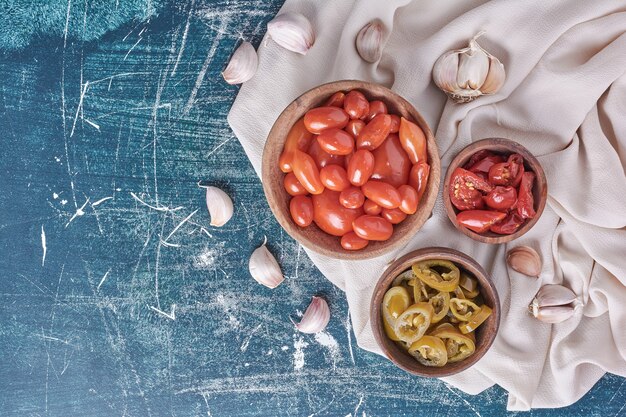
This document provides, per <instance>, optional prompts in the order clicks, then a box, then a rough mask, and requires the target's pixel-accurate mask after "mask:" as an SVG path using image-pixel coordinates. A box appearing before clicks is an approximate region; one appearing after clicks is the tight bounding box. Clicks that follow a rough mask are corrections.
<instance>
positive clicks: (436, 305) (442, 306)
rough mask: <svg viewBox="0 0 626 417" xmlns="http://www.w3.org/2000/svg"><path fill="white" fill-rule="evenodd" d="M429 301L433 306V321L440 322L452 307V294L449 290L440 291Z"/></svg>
mask: <svg viewBox="0 0 626 417" xmlns="http://www.w3.org/2000/svg"><path fill="white" fill-rule="evenodd" d="M428 303H429V304H430V305H431V306H433V312H434V313H433V317H432V318H431V320H430V322H431V323H439V322H440V321H441V319H443V318H444V317H445V316H446V314H448V310H449V309H450V294H448V293H447V292H439V293H437V294H436V295H433V296H432V297H430V298H429V299H428Z"/></svg>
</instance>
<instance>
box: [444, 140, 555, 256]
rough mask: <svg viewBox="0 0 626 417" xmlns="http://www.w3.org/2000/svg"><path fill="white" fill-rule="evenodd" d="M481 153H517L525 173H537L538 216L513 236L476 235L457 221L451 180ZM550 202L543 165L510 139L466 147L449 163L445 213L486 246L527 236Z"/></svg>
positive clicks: (535, 185) (464, 231) (453, 222)
mask: <svg viewBox="0 0 626 417" xmlns="http://www.w3.org/2000/svg"><path fill="white" fill-rule="evenodd" d="M481 150H490V151H493V152H496V153H504V154H510V153H518V154H520V155H522V157H524V168H525V170H527V171H532V172H534V173H535V183H534V185H533V201H534V204H535V207H534V208H535V212H536V215H535V217H533V218H532V219H530V220H528V221H526V222H525V223H524V224H523V225H522V226H521V227H520V228H519V229H518V230H517V231H516V232H515V233H511V234H510V235H499V234H497V233H493V232H489V231H488V232H485V233H476V232H474V231H472V230H470V229H468V228H467V227H464V226H461V225H460V224H459V223H458V222H457V220H456V215H457V214H458V213H459V210H458V209H457V208H456V207H454V206H453V205H452V201H451V200H450V177H451V176H452V172H454V170H455V169H456V168H458V167H462V166H464V165H465V163H466V162H467V161H469V159H470V158H471V156H472V155H474V154H475V153H476V152H478V151H481ZM547 201H548V182H547V180H546V175H545V173H544V171H543V168H542V167H541V164H540V163H539V161H538V160H537V158H535V156H534V155H533V154H532V153H531V152H530V151H529V150H528V149H526V148H525V147H523V146H522V145H520V144H519V143H517V142H515V141H512V140H510V139H504V138H491V139H483V140H479V141H476V142H474V143H472V144H470V145H468V146H466V147H465V148H463V150H461V152H459V153H458V155H457V156H455V157H454V159H453V160H452V162H450V165H449V166H448V171H447V172H446V176H445V178H444V182H443V202H444V205H445V207H446V212H447V213H448V218H449V219H450V221H451V222H452V224H454V227H456V228H457V230H459V231H460V232H461V233H463V234H464V235H466V236H469V237H471V238H472V239H474V240H477V241H479V242H483V243H491V244H499V243H507V242H511V241H512V240H515V239H517V238H518V237H520V236H522V235H524V234H525V233H526V232H528V231H529V230H530V229H531V228H532V227H533V226H534V225H535V223H537V221H538V220H539V218H540V217H541V214H542V213H543V210H544V208H545V207H546V202H547Z"/></svg>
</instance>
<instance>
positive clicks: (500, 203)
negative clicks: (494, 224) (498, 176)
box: [483, 186, 517, 211]
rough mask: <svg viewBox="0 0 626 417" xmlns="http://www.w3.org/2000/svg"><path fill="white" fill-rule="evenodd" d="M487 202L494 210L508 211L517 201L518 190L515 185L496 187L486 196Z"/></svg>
mask: <svg viewBox="0 0 626 417" xmlns="http://www.w3.org/2000/svg"><path fill="white" fill-rule="evenodd" d="M483 198H484V200H485V204H487V206H489V207H490V208H492V209H494V210H499V211H506V210H508V209H510V208H511V207H513V205H514V204H515V202H516V201H517V191H516V190H515V188H513V187H501V186H497V187H494V188H493V190H491V191H489V193H487V195H486V196H485V197H483Z"/></svg>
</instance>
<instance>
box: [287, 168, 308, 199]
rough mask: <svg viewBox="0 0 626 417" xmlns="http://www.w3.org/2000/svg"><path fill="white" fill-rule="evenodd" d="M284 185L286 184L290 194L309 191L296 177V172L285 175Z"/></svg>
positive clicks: (305, 193) (304, 193) (302, 193)
mask: <svg viewBox="0 0 626 417" xmlns="http://www.w3.org/2000/svg"><path fill="white" fill-rule="evenodd" d="M283 185H284V186H285V190H287V193H289V195H307V194H308V193H309V192H308V191H307V190H306V188H304V186H303V185H302V184H300V181H298V179H297V178H296V174H294V173H293V172H290V173H288V174H287V175H285V178H284V179H283Z"/></svg>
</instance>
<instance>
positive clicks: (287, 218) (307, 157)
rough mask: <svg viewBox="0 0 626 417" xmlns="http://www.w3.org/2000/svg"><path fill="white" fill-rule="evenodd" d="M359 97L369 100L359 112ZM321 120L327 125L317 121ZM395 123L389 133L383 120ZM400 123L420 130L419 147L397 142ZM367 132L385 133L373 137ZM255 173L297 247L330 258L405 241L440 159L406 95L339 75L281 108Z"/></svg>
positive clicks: (421, 214) (357, 255) (364, 254)
mask: <svg viewBox="0 0 626 417" xmlns="http://www.w3.org/2000/svg"><path fill="white" fill-rule="evenodd" d="M355 91H356V92H357V93H350V92H355ZM349 93H350V94H349ZM348 95H349V96H350V99H348ZM351 99H354V100H352V101H350V100H351ZM359 100H360V101H359ZM344 101H345V105H344ZM348 102H350V103H351V105H349V104H347V103H348ZM360 102H363V103H365V104H366V107H367V109H366V110H363V111H364V112H363V113H362V114H359V113H358V112H359V111H361V110H362V109H361V108H360V107H359V106H357V105H356V104H359V103H360ZM354 103H356V104H354ZM329 107H334V110H333V109H329ZM313 110H314V111H313ZM374 111H375V113H374ZM317 113H319V114H317ZM336 115H338V117H339V119H340V120H339V122H341V123H340V124H338V125H337V120H333V119H332V118H333V117H334V116H336ZM305 116H307V117H305ZM347 116H348V117H349V122H348V124H347V125H346V124H345V122H346V120H345V118H346V117H347ZM316 123H317V124H316ZM320 123H321V125H322V126H323V127H324V126H325V127H324V129H326V131H322V130H320V131H316V129H317V128H318V125H319V124H320ZM324 123H327V124H326V125H324ZM328 123H335V124H336V125H335V126H333V127H332V129H331V128H329V127H328V126H329V125H328ZM394 123H395V132H397V133H393V132H394V130H389V129H392V125H393V124H394ZM400 124H402V126H412V128H413V129H416V130H419V132H420V135H421V143H422V144H423V147H422V149H421V152H420V153H419V154H417V153H416V154H414V155H411V154H410V152H409V151H412V149H408V150H407V148H406V147H405V145H404V142H403V144H402V147H400V139H399V137H400V130H401V129H400V128H402V129H405V130H404V131H405V132H406V131H407V130H406V129H409V128H408V127H407V128H405V127H402V126H400ZM368 126H369V127H368ZM380 126H383V127H380ZM385 129H387V130H385ZM409 130H410V129H409ZM307 132H308V133H307ZM365 132H369V133H368V134H366V133H365ZM372 132H375V133H376V132H383V133H380V134H378V136H381V135H385V137H383V138H382V141H380V138H378V137H377V136H376V134H371V133H372ZM346 133H347V134H346ZM392 133H393V134H392ZM311 134H312V135H313V139H311V138H310V137H307V135H311ZM350 135H351V136H350ZM295 136H297V139H294V137H295ZM392 136H393V137H392ZM406 136H407V134H406V133H405V137H406ZM307 141H309V142H307ZM296 143H297V145H296ZM292 145H293V147H292V148H290V147H289V146H292ZM320 147H323V149H324V150H320ZM409 148H410V147H409ZM350 149H352V150H350ZM403 149H404V150H403ZM333 150H334V151H336V152H334V153H333ZM405 150H406V152H405ZM289 152H291V153H289ZM415 155H418V156H415ZM411 156H413V158H411ZM417 158H419V159H417ZM418 165H419V167H418ZM423 167H425V169H422V168H423ZM416 168H419V169H416ZM424 170H425V171H426V174H424V175H422V174H421V173H422V172H423V171H424ZM309 171H310V172H309ZM322 171H323V172H322ZM309 173H311V175H309ZM414 173H415V174H414ZM348 174H350V176H349V177H348V176H347V175H348ZM413 177H415V180H414V181H413V182H410V178H413ZM418 177H419V180H418ZM261 178H262V182H263V190H264V191H265V196H266V198H267V201H268V203H269V206H270V208H271V210H272V212H273V213H274V216H275V217H276V219H277V220H278V222H279V223H280V225H281V226H282V227H283V228H284V229H285V231H286V232H287V233H288V234H289V235H290V236H291V237H293V238H294V239H296V240H297V241H298V242H299V243H301V244H302V245H303V246H304V247H306V248H308V249H311V250H313V251H315V252H317V253H320V254H323V255H326V256H328V257H331V258H335V259H368V258H373V257H377V256H381V255H383V254H385V253H387V252H389V251H391V250H393V249H395V248H399V247H402V246H403V245H405V244H406V243H408V241H409V239H411V238H412V237H413V235H415V233H417V231H418V230H419V229H420V228H421V227H422V225H423V224H424V222H425V221H426V219H428V217H429V216H430V215H431V212H432V209H433V206H434V204H435V199H436V198H437V193H438V189H439V181H440V160H439V153H438V151H437V144H436V142H435V138H434V136H433V134H432V132H431V130H430V128H429V126H428V124H427V123H426V121H425V120H424V118H423V117H422V115H421V114H420V113H419V112H418V111H417V110H416V109H415V107H413V106H412V105H411V103H409V102H408V101H407V100H405V99H404V98H402V97H400V96H399V95H397V94H396V93H394V92H393V91H391V90H389V89H388V88H386V87H383V86H382V85H379V84H374V83H368V82H364V81H351V80H347V81H337V82H331V83H328V84H323V85H320V86H318V87H315V88H313V89H311V90H309V91H307V92H305V93H304V94H302V95H301V96H300V97H298V98H296V99H295V100H294V101H293V102H292V103H291V104H289V105H288V106H287V107H286V108H285V110H284V111H283V112H282V113H281V114H280V116H279V117H278V119H277V120H276V122H275V123H274V125H273V127H272V129H271V130H270V133H269V135H268V137H267V141H266V143H265V148H264V150H263V158H262V174H261ZM348 178H349V181H350V184H348V183H347V182H346V181H348ZM357 180H358V182H357ZM366 180H367V181H366ZM320 181H323V186H320ZM333 181H335V182H333ZM361 182H363V184H361ZM365 182H366V183H365ZM342 184H343V185H342ZM409 184H411V185H413V186H410V185H409ZM335 186H338V187H343V188H341V191H338V190H339V189H340V188H337V189H333V188H334V187H335ZM411 189H413V190H411ZM287 190H289V192H288V191H287ZM416 190H419V191H416ZM405 191H406V192H405ZM387 197H389V198H388V199H387ZM405 197H406V198H405ZM398 198H401V200H400V199H398ZM370 200H371V201H370ZM405 200H406V201H409V202H412V203H411V204H412V205H411V204H408V203H407V204H405ZM300 203H302V204H301V205H300ZM379 204H380V205H382V207H380V206H379ZM384 204H389V206H388V207H385V205H384ZM407 205H408V206H410V207H409V208H408V209H407V210H405V208H404V206H407ZM400 209H402V210H403V211H400ZM383 216H386V217H383ZM396 218H397V220H396ZM357 234H358V235H357ZM366 237H371V239H367V238H366ZM364 241H366V242H364ZM353 242H354V243H353ZM347 248H350V249H347Z"/></svg>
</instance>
